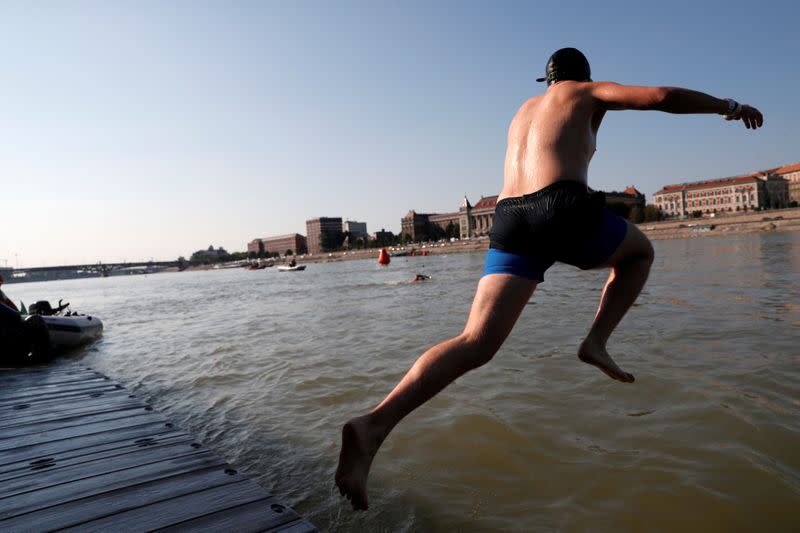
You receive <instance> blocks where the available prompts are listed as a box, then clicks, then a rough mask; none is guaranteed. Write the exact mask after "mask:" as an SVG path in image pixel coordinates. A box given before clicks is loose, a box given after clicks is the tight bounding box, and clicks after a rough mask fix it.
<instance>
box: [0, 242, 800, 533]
mask: <svg viewBox="0 0 800 533" xmlns="http://www.w3.org/2000/svg"><path fill="white" fill-rule="evenodd" d="M654 245H655V248H656V254H657V257H656V261H655V264H654V266H653V272H652V274H651V279H650V281H649V282H648V285H647V286H646V288H645V290H644V292H643V293H642V295H641V296H640V298H639V300H638V301H637V303H636V304H635V307H634V308H633V309H632V310H631V312H630V313H629V315H628V316H627V317H626V318H625V320H623V322H622V324H621V325H620V327H619V329H618V331H617V332H616V333H615V335H614V336H613V337H612V339H611V342H610V344H609V351H611V353H612V354H614V356H615V358H616V359H617V361H618V362H619V363H620V365H621V366H622V367H623V368H624V369H626V370H628V371H630V372H632V373H634V374H635V376H636V383H635V384H633V385H624V384H620V383H617V382H613V381H611V380H610V379H608V378H607V377H606V376H605V375H603V374H601V373H600V372H599V371H598V370H596V369H593V368H591V367H589V366H587V365H583V364H581V363H579V362H578V361H577V359H576V357H575V351H576V348H577V345H578V343H579V341H580V340H581V338H582V336H583V335H585V333H586V331H587V329H588V326H589V324H590V321H591V319H592V317H593V314H594V311H595V307H596V304H597V299H598V297H599V295H600V290H601V288H602V285H603V282H604V279H605V275H606V274H605V273H604V272H599V271H598V272H594V271H593V272H581V271H579V270H577V269H574V268H572V267H568V266H563V265H556V266H555V267H553V268H552V269H551V270H550V271H548V273H547V275H546V278H547V279H546V281H545V283H543V284H541V285H540V286H539V287H538V288H537V290H536V292H535V294H534V296H533V298H532V300H531V302H530V304H529V305H528V306H527V308H526V310H525V311H524V312H523V315H522V317H521V318H520V320H519V322H518V324H517V326H516V328H515V329H514V331H513V332H512V334H511V336H510V337H509V339H508V341H507V342H506V344H505V345H504V346H503V348H502V349H501V350H500V352H499V353H498V354H497V355H496V356H495V358H494V360H493V361H492V362H491V363H489V364H488V365H487V366H485V367H483V368H481V369H479V370H477V371H475V372H472V373H470V374H468V375H466V376H464V377H462V378H461V379H460V380H458V381H457V382H456V383H455V384H453V385H451V386H450V387H449V388H448V389H446V390H445V391H444V392H443V393H442V394H440V395H439V396H437V397H436V398H434V400H432V401H431V402H430V403H428V404H427V405H425V406H423V407H422V408H420V409H419V410H418V411H416V412H415V413H413V414H412V415H411V416H409V417H408V418H407V419H406V420H405V421H404V422H403V423H402V424H401V425H400V426H398V428H397V429H396V430H395V432H394V433H393V434H392V435H391V436H390V437H389V439H388V440H387V441H386V443H385V444H384V447H383V449H382V450H381V453H380V454H379V455H378V457H377V458H376V460H375V462H374V464H373V467H372V476H371V479H370V503H371V508H370V511H369V512H367V513H358V514H356V513H353V512H352V511H350V509H349V506H348V505H347V502H346V501H344V500H343V499H341V497H340V496H339V494H338V491H337V490H336V489H335V487H334V485H333V473H334V470H335V467H336V460H337V455H338V447H339V431H340V427H341V425H342V423H343V422H345V421H346V420H347V419H348V418H349V417H350V416H352V415H354V414H360V413H363V412H364V411H366V410H367V409H369V408H370V407H372V406H373V405H374V404H376V403H377V402H379V401H380V400H381V399H382V398H383V396H384V395H385V394H386V393H388V392H389V391H390V390H391V389H392V387H394V385H395V384H396V382H397V381H398V380H399V379H400V377H401V376H402V375H403V373H404V372H405V371H406V370H407V369H408V367H409V366H410V365H411V364H412V363H413V362H414V360H415V359H416V357H418V355H419V354H420V353H421V352H422V351H424V350H425V349H426V348H427V347H429V346H430V345H431V344H433V343H436V342H438V341H441V340H444V339H446V338H448V337H449V336H452V335H455V334H457V333H458V332H459V331H460V329H461V328H462V327H463V324H464V321H465V319H466V315H467V311H468V306H469V303H470V301H471V299H472V295H473V293H474V290H475V286H476V283H477V280H478V278H479V276H480V273H481V269H482V261H483V258H482V256H481V255H480V254H453V255H447V256H428V257H408V258H397V259H394V260H393V261H392V264H391V266H390V267H388V268H380V267H378V266H377V264H375V262H373V261H352V262H339V263H329V264H313V265H309V267H308V269H307V270H306V271H305V272H299V273H279V272H277V271H276V270H274V269H267V270H263V271H245V270H222V271H207V272H183V273H177V274H158V275H150V276H128V277H122V276H120V277H114V276H112V277H110V278H105V279H103V278H96V279H84V280H71V281H59V282H45V283H29V284H15V285H8V286H6V287H5V288H6V292H7V293H8V294H9V295H10V296H11V297H12V298H13V299H15V300H17V301H19V300H20V299H21V300H24V301H25V303H26V304H29V303H31V302H32V301H34V300H37V299H50V300H51V301H56V300H58V299H59V298H65V299H66V300H68V301H71V302H72V304H73V308H74V309H75V310H78V311H82V312H86V313H91V314H95V315H97V316H99V317H100V318H101V319H102V320H103V321H104V323H105V326H106V330H105V335H104V337H103V339H102V340H101V341H99V342H97V343H95V344H94V345H92V346H91V347H89V348H87V349H83V350H80V351H78V352H75V353H74V354H72V355H71V356H70V357H72V358H74V359H81V360H82V361H83V362H84V363H87V364H89V365H90V366H92V367H94V368H97V369H98V370H101V371H103V372H105V373H106V374H108V375H110V376H112V377H113V378H114V379H117V380H119V381H120V382H122V383H124V384H125V385H126V386H128V387H129V388H130V389H132V390H134V391H135V392H136V393H137V394H139V395H140V396H142V397H143V398H144V399H145V400H147V401H149V402H150V403H152V404H153V405H154V406H156V407H157V408H158V409H160V410H161V411H162V412H164V413H165V414H166V415H167V416H168V417H169V418H170V419H172V420H173V421H174V422H176V423H177V424H178V425H180V426H181V427H183V428H184V429H186V430H188V431H189V432H191V433H193V434H195V435H196V436H197V437H198V438H199V439H200V440H201V441H203V442H204V443H206V444H207V445H209V446H210V447H212V448H213V449H214V450H215V451H216V452H217V453H218V454H219V455H220V456H222V457H224V458H225V459H226V460H228V461H229V462H232V463H234V464H235V465H237V467H238V468H240V469H241V470H242V471H244V472H245V473H246V474H247V475H249V476H251V477H252V478H254V479H255V480H257V481H258V482H259V483H261V484H262V485H263V486H264V487H265V488H267V489H268V490H269V491H271V492H274V493H275V494H277V495H278V496H279V497H281V498H282V499H283V500H284V501H285V502H286V503H288V504H289V505H291V506H292V507H294V508H295V509H296V510H297V511H299V512H300V513H302V514H303V515H305V516H307V517H308V518H309V519H310V520H311V521H313V522H314V523H315V524H317V525H318V526H319V527H320V528H321V529H323V530H330V531H349V530H363V531H391V532H396V531H512V530H513V531H620V530H629V531H630V530H633V531H635V530H641V531H645V530H646V531H658V530H663V531H676V530H681V531H704V532H706V531H737V530H741V531H753V530H771V531H789V530H796V527H797V525H798V524H799V523H800V436H799V435H800V417H799V416H798V415H800V333H798V332H800V328H799V326H800V233H777V234H765V235H743V236H733V237H725V238H706V239H694V240H675V241H657V242H655V243H654ZM417 272H422V273H426V274H429V275H431V276H432V280H430V281H428V282H425V283H419V284H411V283H409V280H410V279H411V278H413V276H414V274H415V273H417Z"/></svg>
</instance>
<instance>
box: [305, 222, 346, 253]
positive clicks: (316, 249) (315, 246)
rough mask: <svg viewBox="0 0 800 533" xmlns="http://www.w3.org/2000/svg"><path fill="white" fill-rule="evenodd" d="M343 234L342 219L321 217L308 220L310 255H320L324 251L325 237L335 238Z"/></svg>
mask: <svg viewBox="0 0 800 533" xmlns="http://www.w3.org/2000/svg"><path fill="white" fill-rule="evenodd" d="M341 233H342V218H341V217H335V218H331V217H319V218H312V219H311V220H306V239H307V243H308V253H310V254H318V253H320V252H321V251H322V241H323V235H324V234H327V235H328V236H329V237H335V236H336V235H340V234H341Z"/></svg>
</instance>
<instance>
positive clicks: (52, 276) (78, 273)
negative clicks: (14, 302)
mask: <svg viewBox="0 0 800 533" xmlns="http://www.w3.org/2000/svg"><path fill="white" fill-rule="evenodd" d="M184 266H185V264H180V263H179V262H178V261H147V262H139V263H92V264H85V265H61V266H44V267H30V268H0V274H2V276H3V278H5V281H6V283H15V282H16V283H20V282H29V281H50V280H56V279H75V278H96V277H108V276H111V275H114V276H117V275H131V274H154V273H156V272H163V271H164V270H166V269H168V268H178V269H183V267H184Z"/></svg>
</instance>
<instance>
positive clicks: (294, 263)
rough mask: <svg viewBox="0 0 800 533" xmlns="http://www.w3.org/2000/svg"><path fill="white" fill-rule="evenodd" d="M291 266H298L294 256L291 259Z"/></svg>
mask: <svg viewBox="0 0 800 533" xmlns="http://www.w3.org/2000/svg"><path fill="white" fill-rule="evenodd" d="M289 266H290V267H296V266H297V261H295V260H294V257H293V258H292V260H291V261H289Z"/></svg>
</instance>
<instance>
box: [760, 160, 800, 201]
mask: <svg viewBox="0 0 800 533" xmlns="http://www.w3.org/2000/svg"><path fill="white" fill-rule="evenodd" d="M766 172H767V177H768V178H771V177H773V176H774V177H775V178H779V179H783V180H785V181H786V189H787V190H786V200H787V205H788V204H789V203H791V202H797V203H800V163H795V164H794V165H787V166H784V167H778V168H773V169H771V170H769V171H766Z"/></svg>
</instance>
